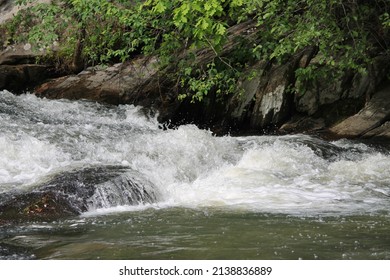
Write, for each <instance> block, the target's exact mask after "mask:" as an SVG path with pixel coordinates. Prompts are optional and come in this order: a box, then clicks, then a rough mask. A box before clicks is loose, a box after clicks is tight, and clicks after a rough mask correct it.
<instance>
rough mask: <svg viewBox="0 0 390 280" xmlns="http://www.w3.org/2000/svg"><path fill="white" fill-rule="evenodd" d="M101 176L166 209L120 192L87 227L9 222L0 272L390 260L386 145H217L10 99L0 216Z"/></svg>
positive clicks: (302, 138) (203, 133)
mask: <svg viewBox="0 0 390 280" xmlns="http://www.w3.org/2000/svg"><path fill="white" fill-rule="evenodd" d="M96 166H98V167H99V168H101V167H110V168H111V167H113V166H114V167H118V168H119V169H120V170H121V172H122V170H124V171H123V173H124V175H123V176H128V177H129V176H130V175H131V176H130V177H129V178H131V179H133V178H134V177H136V179H135V181H136V182H138V183H137V185H142V184H144V183H146V182H147V184H148V186H149V188H152V189H153V191H155V192H156V193H157V194H158V195H156V196H153V198H154V199H153V200H142V199H138V200H137V203H130V202H129V201H130V200H129V199H130V198H131V196H132V195H133V193H130V194H129V195H128V197H125V198H124V197H123V193H124V192H127V191H126V190H125V191H124V188H125V189H126V188H128V186H127V185H124V186H123V185H121V186H120V187H118V186H117V185H118V184H119V183H116V185H115V186H116V187H113V185H112V184H111V185H109V186H110V187H109V191H108V187H106V188H105V189H104V188H103V189H99V188H97V190H96V191H95V194H94V195H93V198H88V200H87V202H86V204H85V205H86V210H83V211H82V212H81V213H79V214H77V215H73V216H70V217H64V218H59V219H55V220H52V221H37V220H28V219H26V220H25V221H19V222H12V221H11V222H10V221H3V222H2V221H1V219H0V260H1V259H147V260H149V259H243V260H245V259H275V260H279V259H288V260H296V259H337V260H339V259H345V260H347V259H390V234H389V232H390V211H389V210H390V172H389V171H390V145H389V143H370V142H362V141H351V140H344V139H342V140H337V141H326V140H323V139H320V138H317V137H314V136H308V135H288V136H240V137H233V136H229V135H227V136H222V137H217V136H214V135H213V134H212V133H211V132H210V131H207V130H201V129H199V128H197V127H196V126H195V125H182V126H180V127H178V128H175V129H162V128H161V125H160V124H159V123H158V122H157V117H156V116H153V115H150V114H148V113H147V112H145V110H144V109H143V108H140V107H134V106H132V105H120V106H106V105H102V104H98V103H95V102H90V101H83V100H81V101H68V100H47V99H40V98H37V97H35V96H34V95H32V94H24V95H19V96H16V95H13V94H11V93H10V92H8V91H0V206H1V204H2V203H5V202H6V200H7V199H9V197H10V196H12V195H15V194H16V193H25V192H29V191H31V190H32V189H34V188H36V186H39V185H40V184H42V183H43V182H46V181H47V180H48V178H52V177H53V176H59V175H61V174H68V173H69V172H71V171H74V170H87V171H88V172H89V173H88V174H89V175H88V176H92V177H97V176H98V175H99V174H90V173H91V172H94V170H96V171H95V172H97V173H98V172H100V171H99V170H101V169H99V168H93V167H96ZM86 168H87V169H86ZM88 168H89V169H88ZM121 176H122V175H121ZM128 177H126V178H128ZM60 178H66V177H60ZM64 180H65V181H66V179H64ZM129 180H130V179H129ZM121 182H122V181H121ZM64 183H67V182H64ZM130 185H131V184H130ZM105 186H106V185H105ZM80 187H82V184H81V185H80ZM129 197H130V198H129Z"/></svg>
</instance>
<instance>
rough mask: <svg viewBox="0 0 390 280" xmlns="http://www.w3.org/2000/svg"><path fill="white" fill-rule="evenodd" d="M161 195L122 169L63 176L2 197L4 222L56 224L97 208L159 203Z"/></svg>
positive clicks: (0, 214) (0, 205)
mask: <svg viewBox="0 0 390 280" xmlns="http://www.w3.org/2000/svg"><path fill="white" fill-rule="evenodd" d="M158 197H159V193H158V191H157V190H156V188H155V187H154V186H153V184H152V183H150V182H149V181H148V180H147V179H146V178H144V176H142V175H141V174H140V173H138V172H136V171H134V170H131V169H128V168H126V167H122V166H97V167H87V168H82V169H76V170H72V171H67V172H62V173H60V174H57V175H54V176H52V177H51V178H49V179H47V180H46V181H45V182H43V183H40V184H38V185H36V186H33V187H31V188H29V190H27V191H23V192H17V193H15V192H14V193H5V194H2V198H1V200H0V221H2V223H6V222H15V221H26V220H53V219H57V218H61V217H68V216H72V215H78V214H80V213H82V212H85V211H88V210H93V209H96V208H104V207H114V206H118V205H138V204H143V203H153V202H156V201H157V199H158Z"/></svg>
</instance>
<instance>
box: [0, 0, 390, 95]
mask: <svg viewBox="0 0 390 280" xmlns="http://www.w3.org/2000/svg"><path fill="white" fill-rule="evenodd" d="M16 2H17V3H18V4H20V5H25V6H26V8H25V9H24V10H23V11H22V12H21V13H19V14H18V15H17V16H16V17H15V18H14V19H13V20H12V21H10V22H8V23H7V24H6V25H5V26H3V27H1V28H2V30H3V33H5V34H6V39H5V40H4V41H5V44H11V43H15V42H30V43H31V44H32V45H33V46H35V47H36V48H45V49H50V48H52V46H53V43H54V42H55V43H57V44H59V50H58V51H57V53H58V54H59V55H60V56H62V59H63V60H64V61H70V60H71V59H72V56H73V54H74V52H75V49H76V48H77V46H79V45H80V44H82V51H83V58H84V60H85V63H86V64H87V65H88V64H97V63H111V62H115V61H126V60H129V59H131V58H132V57H133V56H135V55H138V54H145V55H157V56H159V58H160V61H161V63H162V66H166V65H176V66H177V68H178V69H177V73H176V75H177V80H179V81H180V83H179V84H180V87H179V88H180V91H183V92H184V94H181V95H180V98H186V97H189V98H191V100H192V101H201V100H203V99H204V98H205V97H206V96H207V95H208V94H209V93H210V92H214V93H216V94H219V95H221V96H223V95H224V94H225V93H231V92H234V91H236V90H237V89H236V88H235V85H236V84H237V80H238V79H239V77H240V75H241V74H242V73H243V72H244V70H245V67H246V66H247V65H250V64H251V63H253V62H254V61H255V60H267V61H272V62H275V63H283V62H285V61H286V60H288V59H290V58H291V57H292V56H294V55H296V54H297V53H300V52H302V51H304V50H305V49H307V48H309V47H314V48H316V49H317V50H318V54H317V60H316V62H315V63H312V64H310V66H309V67H307V68H301V69H298V70H297V71H296V78H297V80H298V83H297V84H299V85H309V84H310V83H311V82H312V81H314V80H316V79H320V78H321V76H327V75H328V76H329V75H337V73H341V72H343V71H344V72H345V71H349V70H352V71H360V72H362V73H364V72H365V71H366V69H367V68H368V67H369V65H370V63H371V59H372V58H373V56H375V55H377V54H378V53H384V54H387V55H389V51H388V50H389V46H388V42H389V41H390V16H389V13H390V11H389V9H390V0H373V1H365V0H354V1H348V0H301V1H295V0H145V1H142V0H138V1H126V0H114V1H107V0H63V1H52V4H39V5H33V6H30V5H28V4H31V3H33V2H35V1H34V0H17V1H16ZM247 20H255V21H256V22H257V27H256V32H257V33H256V36H254V37H253V38H252V39H251V41H249V42H248V41H247V42H244V44H243V46H242V47H241V48H240V49H237V50H236V51H234V52H230V53H224V52H223V48H224V45H225V44H226V43H227V40H228V35H229V32H228V30H229V27H231V26H232V25H234V24H236V23H240V22H244V21H247ZM202 48H205V49H209V50H212V52H213V53H214V59H212V61H209V62H208V64H207V65H202V64H200V65H197V64H196V61H197V57H196V56H197V54H196V50H199V49H202ZM185 50H186V52H187V53H188V55H187V56H184V55H183V54H184V51H185Z"/></svg>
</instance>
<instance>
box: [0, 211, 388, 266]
mask: <svg viewBox="0 0 390 280" xmlns="http://www.w3.org/2000/svg"><path fill="white" fill-rule="evenodd" d="M1 232H2V236H1V239H0V248H3V249H2V250H3V253H4V251H5V250H8V258H12V256H14V258H18V259H20V258H32V259H146V260H150V259H206V260H213V259H242V260H245V259H273V260H280V259H288V260H296V259H335V260H348V259H367V260H368V259H390V234H389V232H390V220H389V217H388V216H386V215H381V214H377V215H363V216H344V217H341V216H340V217H337V216H336V217H292V216H288V215H275V214H272V215H267V214H256V213H247V212H246V213H245V212H242V213H241V212H230V211H220V210H215V209H214V210H213V209H203V210H191V209H183V208H170V209H148V210H144V211H136V212H123V213H115V214H109V215H104V216H99V217H83V218H80V219H75V220H66V221H61V222H56V223H48V224H46V223H45V224H36V223H35V224H27V225H23V226H20V227H19V228H15V227H13V228H12V230H11V229H10V231H8V232H7V228H6V227H3V228H2V229H1Z"/></svg>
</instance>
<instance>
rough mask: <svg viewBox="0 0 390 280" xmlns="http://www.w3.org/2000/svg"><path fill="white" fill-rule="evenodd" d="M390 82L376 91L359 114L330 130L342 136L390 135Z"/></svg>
mask: <svg viewBox="0 0 390 280" xmlns="http://www.w3.org/2000/svg"><path fill="white" fill-rule="evenodd" d="M389 96H390V84H387V85H386V86H384V88H382V89H381V90H379V91H378V92H376V93H375V94H374V95H373V97H372V98H371V99H370V100H369V101H368V102H367V104H366V106H365V107H364V108H363V109H362V110H360V111H359V112H358V113H357V114H355V115H353V116H351V117H349V118H347V119H345V120H343V121H342V122H340V123H338V124H337V125H335V126H333V127H332V128H331V129H330V131H331V132H332V133H334V134H336V135H338V136H342V137H374V136H381V137H386V136H390V127H389V124H388V121H390V98H389Z"/></svg>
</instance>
